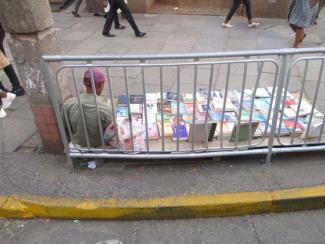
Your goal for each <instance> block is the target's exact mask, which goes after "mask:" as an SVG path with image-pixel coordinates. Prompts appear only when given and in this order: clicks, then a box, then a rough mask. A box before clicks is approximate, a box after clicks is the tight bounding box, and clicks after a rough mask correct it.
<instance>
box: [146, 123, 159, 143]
mask: <svg viewBox="0 0 325 244" xmlns="http://www.w3.org/2000/svg"><path fill="white" fill-rule="evenodd" d="M159 138H160V135H159V130H158V125H157V122H156V120H155V121H152V120H150V121H148V139H149V140H158V139H159Z"/></svg>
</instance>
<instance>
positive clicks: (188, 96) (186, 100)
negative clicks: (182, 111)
mask: <svg viewBox="0 0 325 244" xmlns="http://www.w3.org/2000/svg"><path fill="white" fill-rule="evenodd" d="M182 98H183V102H184V103H193V94H192V93H186V94H183V95H182Z"/></svg>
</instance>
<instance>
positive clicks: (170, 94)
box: [167, 92, 178, 101]
mask: <svg viewBox="0 0 325 244" xmlns="http://www.w3.org/2000/svg"><path fill="white" fill-rule="evenodd" d="M177 97H178V96H177V93H176V92H167V100H168V101H176V100H177Z"/></svg>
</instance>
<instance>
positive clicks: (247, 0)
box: [243, 0, 253, 24]
mask: <svg viewBox="0 0 325 244" xmlns="http://www.w3.org/2000/svg"><path fill="white" fill-rule="evenodd" d="M243 1H244V4H245V9H246V16H247V19H248V23H249V24H251V23H252V22H253V21H252V7H251V1H250V0H243Z"/></svg>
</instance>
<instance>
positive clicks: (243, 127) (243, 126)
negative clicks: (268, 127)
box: [229, 121, 259, 142]
mask: <svg viewBox="0 0 325 244" xmlns="http://www.w3.org/2000/svg"><path fill="white" fill-rule="evenodd" d="M258 124H259V122H258V121H253V122H251V123H249V122H241V123H240V124H238V123H237V124H235V126H234V128H233V130H232V133H231V136H230V140H229V141H230V142H234V141H237V130H239V135H238V141H249V138H251V139H252V138H253V137H254V134H255V132H256V129H257V127H258ZM250 128H251V129H250ZM250 132H251V133H250Z"/></svg>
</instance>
